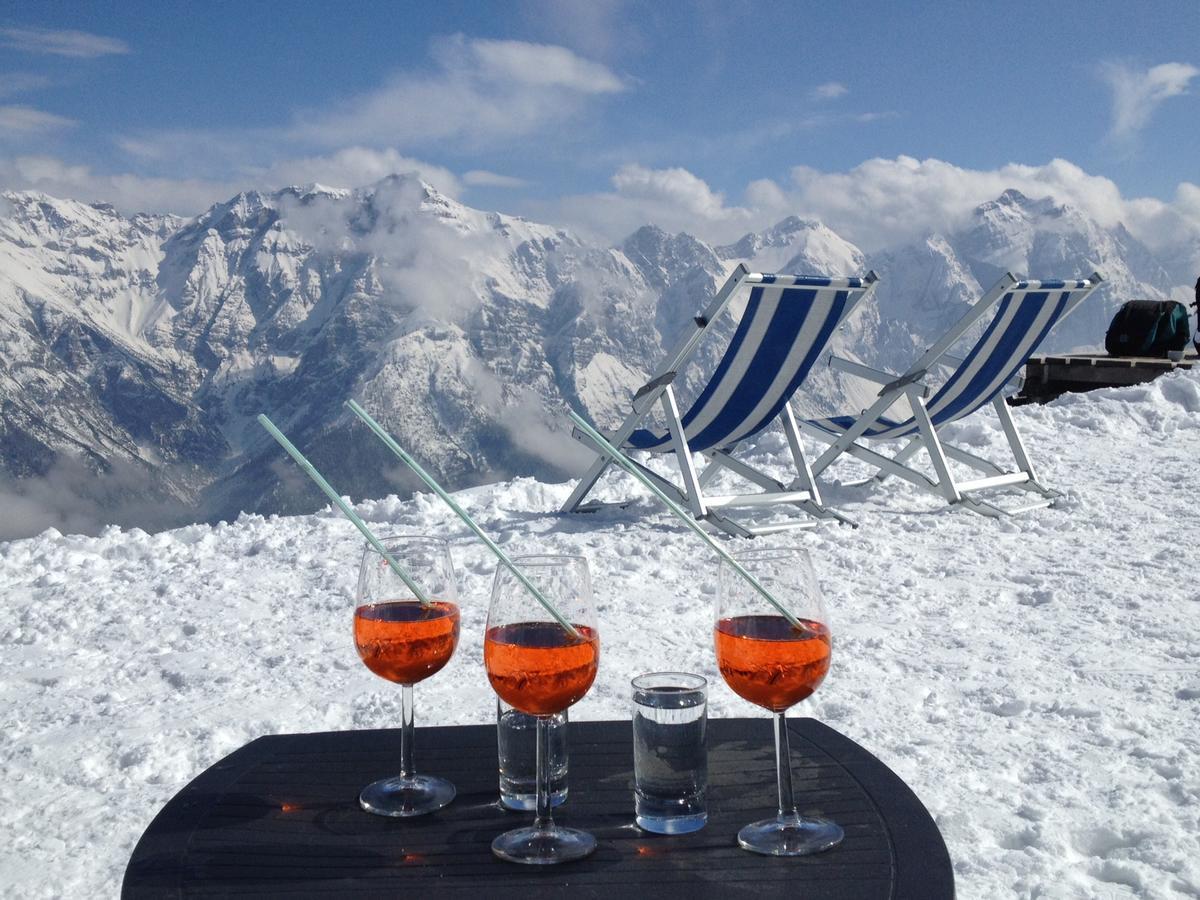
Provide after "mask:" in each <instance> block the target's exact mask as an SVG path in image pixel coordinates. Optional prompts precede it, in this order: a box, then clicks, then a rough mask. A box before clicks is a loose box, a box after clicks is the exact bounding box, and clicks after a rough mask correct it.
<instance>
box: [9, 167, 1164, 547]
mask: <svg viewBox="0 0 1200 900" xmlns="http://www.w3.org/2000/svg"><path fill="white" fill-rule="evenodd" d="M3 198H4V203H3V205H0V212H2V213H4V214H3V215H0V328H2V329H3V331H2V333H0V350H2V351H3V360H4V362H3V363H0V393H2V395H3V397H4V401H3V403H2V405H0V476H3V477H4V480H0V497H7V498H9V499H13V500H14V501H16V502H18V503H19V504H20V508H21V509H24V510H26V511H27V516H26V518H27V519H28V522H27V524H26V525H25V528H26V530H28V529H29V528H35V529H36V528H38V526H39V525H42V526H43V527H44V525H48V524H55V522H56V521H58V519H59V518H61V517H62V515H64V509H67V508H68V507H69V505H70V502H71V501H72V500H73V499H79V498H78V497H76V496H75V495H73V494H71V493H69V492H68V494H65V495H64V496H62V497H61V498H59V497H57V496H56V494H55V490H56V489H55V488H54V487H53V485H52V484H51V483H50V482H51V480H52V479H53V478H54V477H57V476H56V473H58V474H61V473H60V472H59V470H58V469H56V468H55V467H56V466H62V465H67V463H65V462H64V460H69V459H78V460H80V461H81V462H82V465H83V466H84V468H85V469H86V470H89V471H92V472H98V473H105V474H104V475H103V477H98V478H96V479H94V480H95V482H96V483H97V485H98V484H99V483H100V482H103V481H104V480H105V478H110V479H112V480H113V487H114V490H112V491H108V490H107V489H105V490H100V489H99V488H98V487H97V485H91V486H89V485H88V484H87V479H86V478H75V479H74V481H73V482H72V484H74V485H75V487H74V488H72V490H75V489H76V488H78V490H79V491H83V493H84V494H85V495H86V496H84V498H83V499H84V500H86V501H87V502H89V503H92V504H93V505H97V504H99V505H100V508H101V512H100V514H101V515H107V516H110V517H111V519H110V520H111V521H115V522H119V523H120V524H140V525H144V526H145V527H149V528H157V527H165V526H167V525H172V524H177V523H178V522H180V521H183V520H185V519H189V518H200V519H214V518H228V517H231V516H233V515H236V514H237V512H238V511H239V510H249V511H255V512H302V511H307V510H310V509H312V508H314V507H315V506H317V505H319V503H320V502H322V501H321V499H320V497H319V496H318V495H316V494H315V493H314V492H313V491H312V490H311V489H310V487H309V486H307V485H305V484H303V483H302V482H300V481H297V480H296V479H295V478H293V477H288V476H285V477H281V475H283V472H284V470H285V469H284V468H281V466H280V465H279V458H278V454H277V452H276V448H275V447H274V445H273V444H271V443H270V440H269V438H267V437H266V435H265V434H263V433H262V432H261V430H260V429H259V428H258V426H257V425H256V424H255V423H254V421H253V420H254V416H255V415H256V414H257V413H258V412H260V411H266V412H267V413H268V414H269V415H271V417H272V418H273V419H274V420H275V421H276V422H277V423H278V424H279V425H280V426H281V427H283V428H284V429H285V430H286V431H287V432H288V433H289V435H291V436H292V437H293V439H294V440H295V441H296V442H297V444H299V445H300V446H303V447H305V449H306V452H308V453H310V454H311V457H312V458H313V460H314V462H315V463H316V464H317V465H318V466H319V467H321V468H322V470H323V471H326V474H327V475H328V476H329V477H330V480H331V481H332V482H333V483H334V484H335V485H337V486H338V488H339V489H340V490H342V491H343V492H345V493H348V494H351V495H353V496H356V497H364V496H377V495H380V494H382V493H390V492H394V491H401V492H404V491H408V490H412V489H413V488H415V487H416V485H415V484H413V483H412V482H411V480H409V479H408V478H407V477H406V476H405V475H404V474H403V473H401V472H398V471H397V470H396V467H395V466H394V461H393V460H391V459H390V457H388V456H387V455H386V452H385V451H381V450H379V449H377V446H376V444H375V443H374V441H373V439H372V438H370V437H369V435H368V434H367V433H366V432H365V431H363V430H362V429H361V428H359V427H358V426H357V424H356V423H354V422H353V421H351V420H350V419H349V418H348V417H347V416H346V414H345V413H344V412H343V410H342V408H341V404H342V401H343V400H345V399H347V398H348V397H351V396H353V397H355V398H357V399H358V400H359V401H360V402H363V403H364V405H366V406H367V407H368V408H369V409H372V410H373V412H375V413H376V414H377V415H378V417H379V418H380V420H381V421H382V422H383V423H384V425H385V427H388V428H389V429H390V430H391V431H392V432H393V433H394V434H396V435H397V437H398V439H399V440H400V441H401V442H402V443H404V445H405V446H406V447H408V448H409V449H410V451H411V452H413V453H414V454H415V455H417V456H418V457H419V458H420V459H422V460H423V461H424V462H425V463H427V465H428V467H429V468H430V469H431V471H433V472H434V474H435V475H436V476H437V477H439V478H441V479H443V480H444V481H445V482H446V483H447V484H448V485H449V486H451V487H455V488H457V487H466V486H469V485H472V484H476V483H479V482H481V481H486V480H491V479H494V478H497V477H511V476H513V475H521V474H532V475H536V476H538V477H541V478H543V479H547V478H560V479H561V478H564V477H568V476H569V475H571V474H574V472H575V470H576V468H577V466H578V462H579V459H580V455H579V453H578V451H577V449H576V448H575V445H574V444H573V442H572V441H570V440H569V438H568V437H567V436H566V428H565V425H564V424H563V422H564V417H563V416H562V415H561V413H562V412H563V411H564V410H565V408H566V407H567V406H568V405H572V406H576V407H581V408H583V409H584V410H586V411H587V412H588V413H589V414H590V415H591V416H592V417H593V418H595V419H596V420H597V421H598V422H600V423H601V424H602V425H612V424H614V423H615V422H616V421H617V420H619V418H620V416H621V415H622V411H623V409H625V408H626V406H627V401H628V396H629V392H630V391H631V390H633V389H635V388H636V387H637V385H639V384H640V383H642V381H644V380H645V379H646V378H647V377H648V376H649V374H650V372H651V371H652V369H653V367H654V366H655V365H656V364H657V363H658V361H659V358H660V357H661V355H662V354H663V353H664V348H666V347H669V346H671V345H672V344H674V343H675V342H676V341H677V340H678V338H679V336H680V335H681V334H682V333H684V332H685V331H686V329H687V328H688V327H691V325H690V320H691V317H692V316H693V315H695V314H696V313H697V312H698V310H699V308H700V307H701V306H702V305H703V304H704V303H706V302H707V300H708V298H709V297H710V296H711V294H712V291H713V290H714V289H715V287H716V286H717V285H719V284H720V282H721V281H723V280H724V278H725V277H726V275H727V273H728V272H729V271H730V270H731V269H732V267H733V266H735V265H736V264H737V263H739V262H745V263H746V264H748V265H750V266H751V267H752V268H757V269H759V270H763V271H788V270H791V271H801V272H819V273H823V274H834V275H849V274H860V273H862V272H864V271H866V270H867V269H868V268H875V269H876V270H877V271H878V272H879V273H880V275H881V276H882V281H881V283H880V288H879V290H878V291H877V297H876V300H877V302H876V304H875V305H874V306H872V307H871V308H869V309H865V310H863V312H861V313H860V314H858V315H857V316H856V317H855V319H854V320H853V321H852V322H850V323H848V325H847V326H846V328H845V329H844V330H843V332H842V333H841V334H840V335H839V336H838V337H837V339H836V344H837V349H838V351H839V352H844V353H847V354H848V355H851V356H856V357H857V358H860V359H864V360H866V361H868V362H870V363H872V364H876V365H883V366H892V367H897V366H903V365H904V364H905V363H906V362H907V360H908V359H910V358H911V356H912V353H913V351H914V350H916V349H918V348H921V347H922V346H924V345H927V343H928V342H929V341H931V340H933V339H934V338H936V336H937V335H938V334H940V332H941V331H942V330H944V328H945V327H946V326H947V325H948V324H949V323H950V322H952V321H953V320H954V319H955V318H956V317H957V315H959V314H960V313H961V311H962V309H963V308H964V307H965V304H966V303H968V302H969V301H970V300H971V299H973V297H975V296H977V295H978V293H979V292H980V291H981V290H982V289H986V287H987V286H989V285H990V283H991V280H994V278H993V277H992V276H993V275H994V274H998V273H999V272H1000V271H1001V270H1003V269H1004V268H1006V267H1007V268H1012V269H1014V270H1015V273H1016V274H1021V275H1024V274H1033V275H1034V276H1035V277H1037V276H1064V277H1073V276H1081V275H1086V274H1088V273H1089V272H1090V271H1092V269H1096V268H1098V269H1100V270H1101V271H1102V272H1103V273H1104V275H1105V277H1106V286H1105V289H1104V294H1103V295H1102V296H1101V297H1100V298H1099V300H1098V301H1097V302H1095V303H1094V308H1093V309H1091V310H1087V311H1084V310H1081V311H1080V313H1077V317H1076V319H1075V320H1073V321H1071V322H1068V323H1067V326H1068V327H1067V328H1066V330H1065V332H1064V333H1063V334H1061V335H1059V336H1058V340H1059V342H1060V344H1061V345H1062V346H1071V345H1072V344H1080V343H1089V342H1090V343H1093V344H1095V343H1098V341H1099V336H1100V335H1101V334H1102V333H1103V327H1104V326H1105V325H1107V320H1108V318H1109V317H1110V316H1111V309H1112V307H1113V306H1114V305H1115V304H1116V303H1117V302H1119V299H1129V298H1132V297H1131V295H1133V296H1139V297H1142V296H1150V297H1156V298H1164V297H1166V296H1167V295H1168V293H1169V291H1170V290H1171V289H1172V285H1170V284H1169V277H1168V276H1167V274H1166V271H1165V270H1164V269H1163V267H1162V266H1161V265H1160V264H1159V263H1158V262H1157V260H1155V259H1154V257H1153V255H1152V254H1150V253H1149V251H1148V250H1146V248H1145V247H1143V246H1142V245H1141V244H1140V243H1138V242H1137V241H1136V240H1135V239H1134V238H1133V237H1132V236H1131V235H1130V234H1129V233H1128V231H1127V230H1125V229H1124V228H1123V227H1118V228H1114V229H1105V228H1102V227H1101V226H1099V225H1097V224H1096V223H1095V222H1094V221H1092V220H1090V219H1088V218H1087V217H1086V216H1085V215H1084V214H1083V213H1082V212H1080V211H1078V210H1076V209H1074V208H1073V207H1070V206H1066V205H1062V204H1057V203H1054V202H1053V201H1050V200H1048V199H1037V198H1032V199H1031V198H1028V197H1025V196H1023V195H1021V194H1019V193H1018V192H1016V191H1006V192H1004V193H1003V194H1002V195H1001V196H1000V197H998V198H997V199H996V200H995V201H989V202H988V203H985V204H982V205H981V206H979V207H978V208H976V210H975V211H974V213H973V214H972V216H971V218H970V221H969V223H968V225H967V227H965V228H963V229H961V230H960V231H958V232H956V233H954V234H949V235H929V236H927V237H926V238H925V239H924V240H923V241H921V242H918V243H916V244H913V245H909V246H907V247H898V248H891V249H889V250H886V251H884V252H881V253H876V254H870V255H868V254H864V253H863V252H862V251H861V250H859V249H858V248H857V247H855V246H854V245H853V244H852V243H850V242H849V241H846V240H845V239H844V238H842V237H841V236H839V235H837V234H836V233H835V232H834V231H832V230H831V229H829V228H828V227H827V226H825V225H824V224H822V223H820V222H818V221H815V220H811V219H805V218H803V217H799V216H789V217H786V218H784V219H783V220H781V221H780V222H778V223H776V225H774V226H772V227H771V228H768V229H764V230H763V231H760V232H751V233H748V234H747V235H745V236H744V237H743V238H741V239H739V240H738V241H736V242H734V243H732V244H729V245H722V246H712V245H709V244H707V243H705V242H704V241H702V240H700V239H698V238H696V237H694V236H691V235H688V234H686V233H683V232H681V233H679V234H675V235H671V234H668V233H667V232H665V231H662V230H661V229H658V228H656V227H655V226H652V225H647V226H644V227H643V228H640V229H638V230H637V231H635V232H634V233H633V234H631V235H629V237H627V238H626V239H625V240H624V241H623V242H621V244H620V245H618V246H615V247H604V246H599V245H593V244H588V243H586V242H584V241H583V240H581V239H579V238H578V237H576V236H574V235H573V234H571V233H570V232H569V231H567V230H565V229H562V228H557V227H555V226H550V225H543V224H539V223H536V222H531V221H528V220H526V219H522V218H520V217H515V216H508V215H505V214H502V213H498V212H484V211H480V210H475V209H472V208H471V207H468V206H465V205H463V204H461V203H459V202H458V201H456V200H453V199H451V198H449V197H446V196H444V195H442V194H440V193H439V192H438V191H437V190H436V189H435V188H434V187H433V186H432V185H429V184H427V183H425V182H423V181H421V180H420V179H419V178H416V177H414V176H403V175H395V176H389V177H388V178H385V179H382V180H381V181H379V182H377V183H375V184H373V185H368V186H366V187H363V188H356V189H340V188H329V187H326V186H324V185H315V184H314V185H308V186H292V187H288V188H284V189H281V190H278V191H273V192H259V191H245V192H242V193H239V194H238V195H236V196H235V197H232V198H230V199H229V200H228V201H225V202H224V203H219V204H215V205H214V206H213V207H211V208H210V209H209V210H207V211H205V213H203V214H201V215H200V216H197V217H195V218H193V219H190V220H183V219H179V218H178V217H170V216H145V215H137V216H132V217H128V218H126V217H123V216H120V215H119V214H118V213H116V211H115V210H113V209H112V208H111V207H107V206H104V205H103V204H82V203H78V202H77V201H70V200H59V199H56V198H52V197H48V196H46V195H43V194H36V193H32V192H20V193H17V192H10V193H6V194H4V195H3ZM5 210H7V211H5ZM1064 267H1066V268H1070V269H1071V271H1063V269H1064ZM985 282H986V283H985ZM730 331H731V326H730V324H729V323H727V322H726V323H721V327H720V328H718V329H717V334H716V336H715V337H714V339H712V340H708V341H706V342H705V343H704V344H702V345H701V348H700V354H699V355H700V360H701V362H700V365H698V366H696V367H693V369H692V370H690V371H687V372H685V373H681V378H680V381H679V388H680V390H681V393H682V394H684V395H685V399H686V395H687V394H688V393H689V392H694V391H695V390H696V389H697V387H698V386H699V382H700V374H701V373H702V372H703V371H704V370H706V369H708V370H710V369H711V365H712V364H713V362H714V360H715V359H716V358H717V357H718V356H719V354H720V351H721V340H722V339H723V338H727V336H728V334H729V333H730ZM810 387H811V388H812V390H809V391H806V392H805V394H804V396H803V397H801V398H798V401H797V405H798V407H799V410H800V412H802V413H804V412H814V413H815V412H828V411H837V410H836V409H834V407H836V406H838V405H839V404H840V403H843V402H849V401H857V399H858V398H857V394H856V391H861V385H851V384H849V383H847V382H845V381H844V380H843V379H839V378H837V377H835V375H834V374H833V373H829V372H819V373H816V374H815V375H814V378H813V379H812V384H811V385H810ZM72 471H74V470H72ZM115 472H116V473H121V474H122V477H120V478H118V477H116V476H115V475H114V473H115ZM38 479H42V480H46V484H41V483H39V482H38ZM35 488H36V489H35ZM92 489H94V490H95V491H98V494H97V496H98V497H100V499H96V497H94V496H91V495H88V494H87V492H88V490H92ZM126 495H128V496H129V497H130V498H132V499H131V502H132V503H133V506H134V508H135V511H136V514H133V513H131V514H130V515H126V511H125V510H124V509H122V508H121V498H122V497H124V496H126ZM39 504H40V512H39ZM105 504H107V505H108V506H107V507H106V506H105ZM147 504H149V509H150V510H151V512H152V513H154V514H147V512H146V509H147ZM56 517H57V518H56ZM2 536H3V535H2V534H0V537H2Z"/></svg>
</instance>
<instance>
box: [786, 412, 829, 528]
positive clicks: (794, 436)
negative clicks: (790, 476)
mask: <svg viewBox="0 0 1200 900" xmlns="http://www.w3.org/2000/svg"><path fill="white" fill-rule="evenodd" d="M779 424H780V425H781V426H783V433H784V435H785V436H786V437H787V442H788V449H790V450H791V451H792V462H793V463H794V464H795V466H796V480H795V481H794V482H793V485H795V486H797V487H802V488H803V489H804V490H806V491H808V493H809V496H811V497H812V499H813V503H815V504H816V505H817V506H818V507H821V506H823V505H824V501H823V500H822V499H821V489H820V488H819V487H818V486H817V479H816V476H815V475H813V470H812V466H810V465H809V464H808V457H807V456H805V455H804V445H803V444H801V443H800V429H799V428H798V427H796V416H795V415H794V414H793V413H792V406H791V404H790V403H785V404H783V411H782V412H780V414H779Z"/></svg>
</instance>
